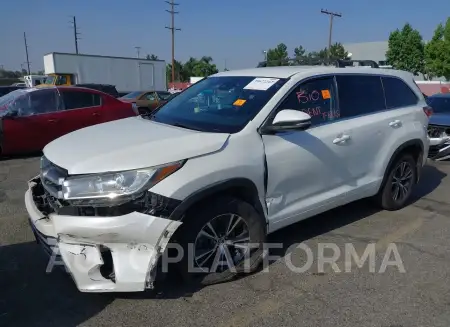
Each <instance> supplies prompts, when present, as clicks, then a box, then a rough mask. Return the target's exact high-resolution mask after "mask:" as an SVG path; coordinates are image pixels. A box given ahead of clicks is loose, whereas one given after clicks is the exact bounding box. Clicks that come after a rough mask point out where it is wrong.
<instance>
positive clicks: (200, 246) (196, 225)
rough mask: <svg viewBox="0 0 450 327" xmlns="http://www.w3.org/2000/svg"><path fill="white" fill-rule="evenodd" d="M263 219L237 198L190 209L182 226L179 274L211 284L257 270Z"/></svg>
mask: <svg viewBox="0 0 450 327" xmlns="http://www.w3.org/2000/svg"><path fill="white" fill-rule="evenodd" d="M264 221H265V220H264V218H263V217H260V215H259V214H258V212H257V211H256V210H255V209H254V208H253V206H251V205H250V204H248V203H247V202H244V201H242V200H240V199H236V198H233V197H228V196H221V197H218V198H216V199H213V200H211V201H208V202H204V203H202V204H201V205H200V206H197V207H196V208H195V209H194V210H192V211H191V212H190V213H189V214H188V216H187V217H185V222H184V224H183V225H182V227H183V228H182V230H181V231H180V232H181V235H180V239H179V243H180V244H181V245H182V247H183V250H184V256H183V259H182V261H181V262H180V267H179V268H180V272H181V274H182V276H183V278H184V279H185V281H187V282H198V283H200V284H201V285H210V284H216V283H221V282H225V281H228V280H231V279H232V278H234V277H235V276H236V275H237V274H238V273H244V272H245V273H250V272H252V271H254V270H255V269H257V267H258V265H259V263H260V262H261V259H262V253H263V243H264V241H265V237H266V232H265V223H264Z"/></svg>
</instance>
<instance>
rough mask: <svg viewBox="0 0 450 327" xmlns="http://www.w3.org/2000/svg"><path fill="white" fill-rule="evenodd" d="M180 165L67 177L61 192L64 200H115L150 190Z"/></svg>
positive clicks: (180, 162)
mask: <svg viewBox="0 0 450 327" xmlns="http://www.w3.org/2000/svg"><path fill="white" fill-rule="evenodd" d="M182 165H183V161H179V162H173V163H170V164H166V165H162V166H157V167H151V168H144V169H137V170H128V171H122V172H114V173H106V174H100V175H88V176H79V177H69V178H67V179H66V180H65V181H64V182H63V185H62V192H63V196H64V199H65V200H82V199H99V198H104V199H115V198H117V197H120V196H125V195H132V194H135V193H139V192H140V191H143V190H144V189H149V188H151V187H152V186H153V185H155V184H156V183H158V182H159V181H161V180H163V179H164V178H166V177H167V176H169V175H170V174H172V173H174V172H175V171H177V170H178V169H180V168H181V166H182Z"/></svg>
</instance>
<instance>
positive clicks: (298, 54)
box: [294, 45, 307, 65]
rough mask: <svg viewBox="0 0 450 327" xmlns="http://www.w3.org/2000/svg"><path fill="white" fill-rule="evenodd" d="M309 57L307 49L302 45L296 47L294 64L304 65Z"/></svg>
mask: <svg viewBox="0 0 450 327" xmlns="http://www.w3.org/2000/svg"><path fill="white" fill-rule="evenodd" d="M306 58H307V53H306V49H305V48H304V47H302V46H301V45H300V46H298V47H296V48H295V49H294V64H295V65H303V64H304V62H305V60H306Z"/></svg>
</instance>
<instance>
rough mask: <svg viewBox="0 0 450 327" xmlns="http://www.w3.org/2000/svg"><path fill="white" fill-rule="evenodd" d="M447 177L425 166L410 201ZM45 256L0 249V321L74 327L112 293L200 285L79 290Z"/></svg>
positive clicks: (349, 215)
mask: <svg viewBox="0 0 450 327" xmlns="http://www.w3.org/2000/svg"><path fill="white" fill-rule="evenodd" d="M445 176H446V174H445V173H443V172H441V171H439V169H438V168H436V167H434V166H427V167H425V168H424V171H423V175H422V179H421V182H420V184H419V185H418V186H417V187H416V190H415V192H414V198H413V201H417V199H419V198H420V197H423V196H426V195H427V194H429V193H431V192H432V191H434V190H435V189H436V188H437V187H438V186H439V185H440V183H441V181H442V179H443V178H444V177H445ZM378 211H379V209H377V208H376V207H374V206H373V205H372V203H371V202H370V201H368V200H361V201H357V202H355V203H351V204H349V205H346V206H343V207H340V208H336V209H334V210H331V211H328V212H326V213H323V214H321V215H318V216H315V217H313V219H307V220H304V221H301V222H299V223H296V224H294V225H291V226H289V228H284V229H282V230H279V231H277V232H275V233H273V234H271V235H270V236H269V239H268V241H269V242H273V243H276V242H280V243H283V245H284V247H283V248H282V249H273V250H272V251H271V254H272V255H278V256H285V255H286V254H287V252H286V251H287V250H288V249H289V247H290V246H291V245H293V244H296V243H301V242H304V241H306V240H308V239H311V238H314V237H316V236H318V235H322V234H325V233H327V232H330V231H332V230H335V229H337V228H340V227H343V226H345V225H349V224H352V223H354V222H356V221H358V220H361V219H364V218H366V217H368V216H371V215H372V214H374V213H376V212H378ZM46 263H47V260H46V257H45V255H44V254H43V253H41V249H40V248H39V246H38V245H37V244H35V243H31V242H30V243H23V244H16V245H10V246H3V247H1V248H0V267H1V268H0V325H4V326H76V325H79V324H81V323H83V322H84V321H86V320H88V319H89V318H91V317H92V316H94V315H96V314H98V313H99V312H100V311H102V310H103V309H104V308H105V307H106V306H107V305H108V304H109V303H111V302H112V301H113V300H114V299H116V298H124V299H135V300H140V299H175V298H180V297H189V296H192V294H194V293H195V292H197V291H199V290H200V289H201V288H202V287H200V286H199V285H184V284H183V283H182V282H181V280H180V278H179V277H178V275H176V274H174V273H172V274H169V275H168V276H167V278H166V279H165V280H164V281H163V282H161V283H160V284H159V285H158V287H157V288H156V290H152V291H147V292H141V293H116V294H86V293H81V292H79V291H78V290H77V289H76V287H75V284H74V283H73V281H72V280H71V278H70V277H69V276H68V275H66V274H65V273H63V272H60V271H55V272H53V273H51V274H46V273H45V268H46Z"/></svg>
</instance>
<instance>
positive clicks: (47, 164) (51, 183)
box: [40, 156, 68, 199]
mask: <svg viewBox="0 0 450 327" xmlns="http://www.w3.org/2000/svg"><path fill="white" fill-rule="evenodd" d="M67 175H68V172H67V170H65V169H63V168H61V167H59V166H57V165H55V164H53V163H52V162H51V161H49V160H48V159H47V158H46V157H45V156H43V157H42V158H41V174H40V177H41V182H42V186H43V187H44V189H45V191H46V192H47V193H48V194H49V195H50V196H52V197H54V198H57V199H62V198H63V194H62V183H63V181H64V179H65V178H66V177H67Z"/></svg>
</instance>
